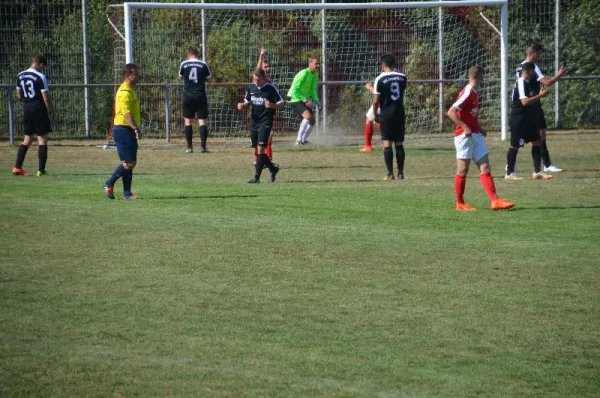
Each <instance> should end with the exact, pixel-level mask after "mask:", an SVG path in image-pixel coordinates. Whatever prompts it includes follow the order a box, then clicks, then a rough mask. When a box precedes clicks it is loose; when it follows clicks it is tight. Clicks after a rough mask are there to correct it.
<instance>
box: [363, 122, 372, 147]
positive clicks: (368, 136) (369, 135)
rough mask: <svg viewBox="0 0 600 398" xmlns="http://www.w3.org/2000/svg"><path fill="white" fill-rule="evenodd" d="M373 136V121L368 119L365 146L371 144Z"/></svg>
mask: <svg viewBox="0 0 600 398" xmlns="http://www.w3.org/2000/svg"><path fill="white" fill-rule="evenodd" d="M372 138H373V123H372V122H370V121H368V120H367V123H365V146H371V139H372Z"/></svg>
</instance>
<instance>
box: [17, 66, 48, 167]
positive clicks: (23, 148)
mask: <svg viewBox="0 0 600 398" xmlns="http://www.w3.org/2000/svg"><path fill="white" fill-rule="evenodd" d="M46 65H47V63H46V57H44V56H43V55H36V56H35V57H33V59H32V61H31V66H30V67H29V69H27V70H24V71H23V72H21V73H19V75H18V76H17V89H16V90H17V98H18V99H20V100H23V127H24V128H23V132H24V135H25V137H24V138H23V143H22V144H21V145H20V146H19V149H18V150H17V161H16V162H15V167H14V168H13V169H12V173H13V174H14V175H16V176H30V175H31V174H29V173H27V172H26V171H25V170H23V162H24V161H25V155H26V154H27V150H28V149H29V147H30V146H31V144H33V136H34V135H37V141H38V161H39V164H38V172H37V176H38V177H41V176H45V175H46V161H47V160H48V138H47V136H48V133H51V132H52V126H51V125H50V118H49V117H48V110H50V112H52V116H53V117H54V120H57V119H58V114H57V112H56V108H54V104H53V103H52V100H51V99H50V94H48V79H47V78H46V75H45V74H44V70H45V69H46Z"/></svg>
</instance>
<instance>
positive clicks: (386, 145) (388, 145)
mask: <svg viewBox="0 0 600 398" xmlns="http://www.w3.org/2000/svg"><path fill="white" fill-rule="evenodd" d="M392 142H393V141H390V140H383V160H384V162H385V168H386V170H387V174H386V175H385V177H384V180H393V179H394V150H393V149H392Z"/></svg>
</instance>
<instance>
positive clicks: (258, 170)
mask: <svg viewBox="0 0 600 398" xmlns="http://www.w3.org/2000/svg"><path fill="white" fill-rule="evenodd" d="M263 155H264V153H263V154H260V153H259V154H258V160H257V161H256V166H254V167H255V170H256V171H255V172H254V178H260V175H261V174H262V169H263V167H264V165H265V156H263Z"/></svg>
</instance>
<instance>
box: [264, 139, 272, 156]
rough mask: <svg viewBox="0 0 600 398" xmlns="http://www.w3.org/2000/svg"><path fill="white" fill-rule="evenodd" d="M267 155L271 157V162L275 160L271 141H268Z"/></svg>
mask: <svg viewBox="0 0 600 398" xmlns="http://www.w3.org/2000/svg"><path fill="white" fill-rule="evenodd" d="M265 153H266V154H267V156H268V157H269V160H273V150H272V149H271V140H269V141H267V148H266V149H265Z"/></svg>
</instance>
